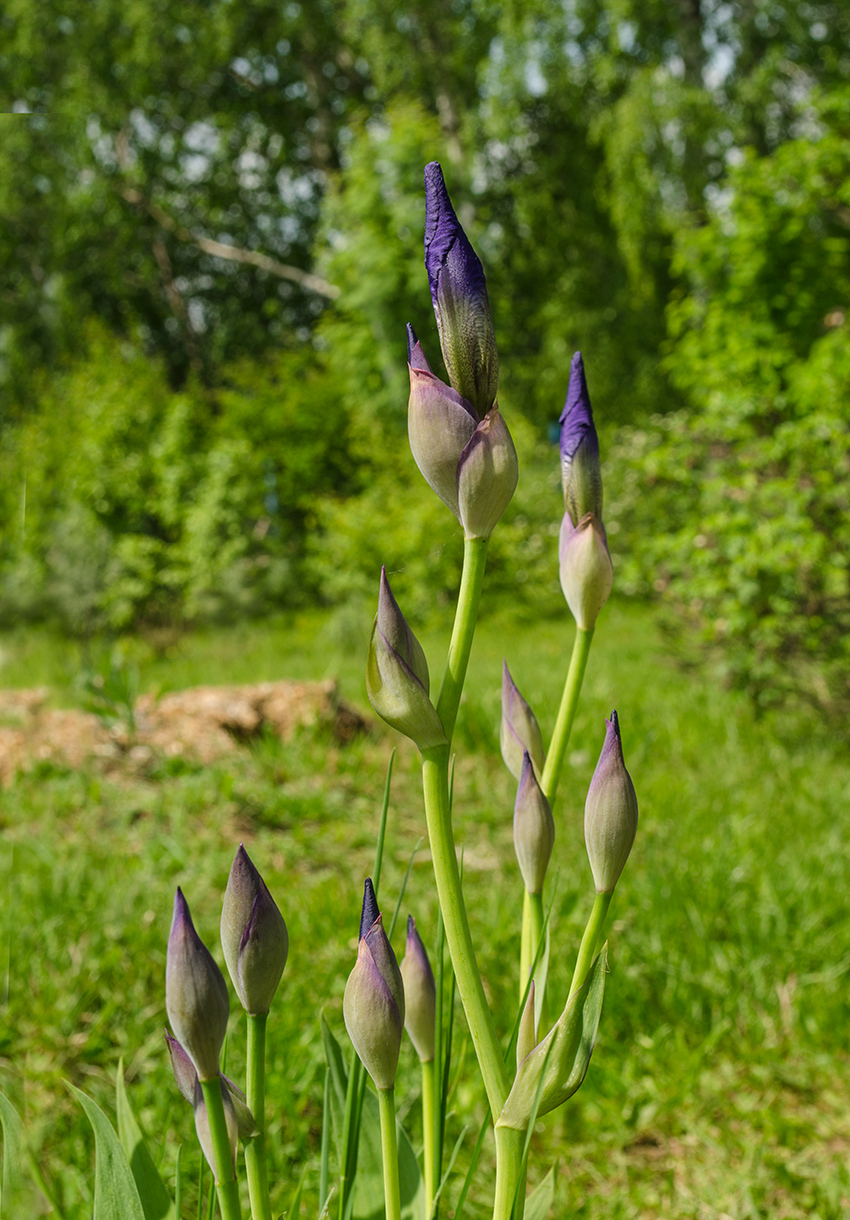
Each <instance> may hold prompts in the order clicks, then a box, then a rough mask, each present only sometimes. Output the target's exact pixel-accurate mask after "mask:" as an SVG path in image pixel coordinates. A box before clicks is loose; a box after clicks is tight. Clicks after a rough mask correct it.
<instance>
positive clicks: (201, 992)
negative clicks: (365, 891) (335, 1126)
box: [165, 844, 289, 1170]
mask: <svg viewBox="0 0 850 1220" xmlns="http://www.w3.org/2000/svg"><path fill="white" fill-rule="evenodd" d="M221 941H222V949H223V951H224V958H225V962H226V963H227V968H228V972H229V973H230V977H231V979H232V981H233V985H234V987H235V988H236V993H237V995H238V997H239V1000H240V1003H241V1004H242V1007H243V1008H244V1009H245V1011H246V1012H247V1013H248V1014H249V1015H250V1016H256V1015H263V1014H266V1013H268V1011H269V1007H270V1005H271V1002H272V999H273V998H274V995H275V992H276V991H277V987H278V984H279V983H280V979H281V975H282V974H283V970H284V967H285V965H286V959H287V955H288V952H289V937H288V934H287V930H286V924H285V923H284V920H283V916H282V915H281V913H280V911H279V910H278V908H277V905H276V904H275V901H274V899H273V898H272V896H271V894H270V893H269V891H268V888H267V886H266V884H265V882H264V881H263V879H262V877H261V876H260V874H259V872H258V871H257V869H256V868H255V867H254V865H253V863H252V862H251V860H250V858H249V856H248V853H247V852H246V851H245V848H244V847H243V846H242V845H241V844H240V846H239V850H238V851H237V853H236V857H235V859H234V861H233V866H232V868H231V870H230V876H229V878H228V882H227V889H226V891H225V896H224V903H223V906H222V914H221ZM165 1007H166V1011H167V1013H168V1020H169V1022H170V1024H171V1028H172V1030H173V1031H174V1034H173V1036H172V1035H171V1034H169V1032H168V1031H167V1030H166V1034H165V1037H166V1042H167V1045H168V1050H169V1054H170V1056H171V1066H172V1070H173V1072H174V1078H175V1080H176V1082H177V1087H178V1089H179V1090H180V1092H181V1093H182V1095H183V1096H184V1097H185V1098H186V1100H187V1101H188V1102H189V1103H190V1105H191V1106H192V1107H193V1109H194V1112H195V1128H196V1130H197V1133H198V1140H199V1142H200V1144H201V1147H202V1149H203V1151H204V1155H205V1156H206V1158H207V1160H208V1161H209V1164H210V1166H211V1167H212V1168H213V1169H214V1170H215V1165H214V1161H213V1152H212V1141H211V1137H210V1129H209V1118H208V1115H207V1109H206V1103H205V1101H204V1096H203V1091H202V1089H201V1085H202V1083H206V1082H209V1081H214V1080H218V1081H220V1084H221V1094H222V1101H223V1103H224V1115H225V1121H226V1124H227V1133H228V1138H229V1141H230V1147H231V1153H232V1156H233V1160H234V1163H235V1158H236V1147H237V1139H242V1140H249V1139H252V1138H253V1137H254V1136H255V1135H257V1133H258V1128H257V1124H256V1122H255V1120H254V1116H253V1115H252V1114H251V1111H250V1110H249V1109H248V1105H247V1102H246V1099H245V1095H244V1093H242V1092H241V1090H240V1089H238V1088H237V1086H236V1085H235V1084H234V1083H233V1081H231V1080H228V1079H227V1077H226V1076H223V1075H222V1074H221V1072H220V1070H219V1060H220V1057H221V1048H222V1046H223V1044H224V1038H225V1034H226V1033H227V1021H228V1016H229V1012H230V1001H229V998H228V994H227V984H226V983H225V981H224V976H223V975H222V973H221V971H220V970H219V968H218V966H217V964H216V962H215V959H214V958H213V956H212V954H211V953H210V951H209V949H207V947H206V945H205V944H204V942H203V941H202V940H201V938H200V936H198V933H197V932H196V930H195V925H194V924H193V922H192V916H191V913H190V911H189V906H188V903H187V902H186V899H185V898H184V896H183V893H182V891H181V890H180V889H178V890H177V893H176V895H175V899H174V916H173V919H172V923H171V933H170V936H169V938H168V952H167V955H166V967H165Z"/></svg>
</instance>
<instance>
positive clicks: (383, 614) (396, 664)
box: [366, 568, 446, 750]
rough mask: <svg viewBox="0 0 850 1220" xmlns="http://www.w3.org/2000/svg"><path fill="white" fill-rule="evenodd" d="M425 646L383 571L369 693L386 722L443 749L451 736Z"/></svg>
mask: <svg viewBox="0 0 850 1220" xmlns="http://www.w3.org/2000/svg"><path fill="white" fill-rule="evenodd" d="M430 688H431V682H430V678H429V676H428V662H427V661H426V660H425V653H424V652H423V651H422V645H421V644H420V643H419V641H418V640H417V638H416V636H415V635H414V634H413V632H412V631H411V630H410V628H409V627H408V625H407V622H406V620H405V617H404V615H403V614H402V612H401V610H400V609H399V607H398V602H397V601H396V599H395V598H394V597H393V594H392V590H391V589H390V582H389V581H388V580H387V570H386V568H381V589H380V593H379V595H378V613H377V615H376V617H375V623H374V625H373V627H372V638H371V639H370V641H369V656H368V658H367V661H366V693H367V694H368V696H369V702H370V703H371V704H372V707H373V708H374V709H375V711H376V712H377V713H378V715H379V716H380V717H381V719H382V720H385V721H386V722H387V724H388V725H390V726H391V727H392V728H394V729H398V731H399V732H400V733H404V735H405V736H406V737H410V738H411V740H413V741H415V742H416V744H417V745H418V746H419V749H420V750H425V749H427V748H428V747H429V746H439V745H444V744H445V741H446V735H445V733H444V732H443V726H442V724H441V723H440V718H439V716H438V715H437V711H436V708H435V707H434V705H433V703H432V702H431V700H430V699H429V698H428V692H429V691H430Z"/></svg>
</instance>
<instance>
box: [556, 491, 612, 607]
mask: <svg viewBox="0 0 850 1220" xmlns="http://www.w3.org/2000/svg"><path fill="white" fill-rule="evenodd" d="M558 549H559V557H560V568H561V572H560V575H561V588H562V589H563V591H564V597H565V598H566V599H567V605H568V606H569V608H570V610H571V611H572V614H573V618H574V619H575V621H576V623H577V624H578V626H579V627H581V628H582V629H583V630H584V631H592V629H593V628H594V627H595V626H596V620H597V618H598V616H599V611H600V610H601V609H602V607H603V606H604V605H605V603H606V602H607V600H608V596H609V594H610V592H611V587H612V585H613V583H614V566H613V564H612V563H611V555H610V552H609V551H608V540H607V538H606V536H605V528H604V526H603V525H602V522H601V521H600V520H599V518H598V517H595V516H594V515H593V513H587V514H586V516H584V517H582V519H581V520H580V521H579V523H578V525H577V526H575V527H574V526H573V523H572V521H571V519H570V514H569V513H568V512H566V513H564V519H563V521H562V522H561V539H560V545H559V548H558Z"/></svg>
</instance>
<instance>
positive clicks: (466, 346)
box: [425, 161, 499, 415]
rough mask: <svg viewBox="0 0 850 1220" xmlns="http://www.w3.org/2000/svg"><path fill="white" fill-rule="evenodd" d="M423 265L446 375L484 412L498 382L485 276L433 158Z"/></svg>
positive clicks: (427, 185) (429, 167)
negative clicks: (426, 272) (426, 274)
mask: <svg viewBox="0 0 850 1220" xmlns="http://www.w3.org/2000/svg"><path fill="white" fill-rule="evenodd" d="M425 267H426V269H427V271H428V283H429V284H430V286H431V300H432V302H433V304H434V313H435V315H436V318H437V329H438V331H439V332H440V346H441V348H442V349H443V359H444V360H445V362H446V369H447V370H448V374H449V380H450V381H451V383H452V385H453V386H454V388H455V389H456V390H457V391H458V393H459V394H462V395H463V397H464V398H466V399H467V400H468V401H469V402H471V403H472V405H473V407H474V408H475V410H476V411H477V412H478V413H479V414H480V415H485V414H486V413H487V412H488V411H489V410H490V409H491V407H492V406H493V404H494V402H495V401H496V390H497V388H498V384H499V357H498V353H497V351H496V335H495V332H494V330H493V318H492V316H491V313H490V302H489V299H488V297H487V282H486V280H485V278H484V268H483V267H482V266H481V261H480V259H479V258H478V255H477V254H476V253H475V251H474V250H473V248H472V246H471V244H470V242H469V239H468V238H467V236H466V234H465V233H464V231H463V229H462V227H461V224H460V221H459V220H458V218H457V216H456V215H455V210H454V208H453V207H452V203H451V200H450V199H449V194H448V191H447V190H446V184H445V182H444V181H443V171H442V169H441V168H440V166H439V163H438V162H436V161H432V162H431V163H430V164H429V165H426V166H425Z"/></svg>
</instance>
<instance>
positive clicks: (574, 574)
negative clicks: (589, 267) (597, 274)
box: [559, 352, 614, 631]
mask: <svg viewBox="0 0 850 1220" xmlns="http://www.w3.org/2000/svg"><path fill="white" fill-rule="evenodd" d="M560 422H561V482H562V485H563V490H564V504H565V506H566V512H565V513H564V519H563V521H562V523H561V536H560V544H559V559H560V575H561V588H562V589H563V591H564V597H565V598H566V599H567V605H568V606H569V608H570V610H571V611H572V614H573V618H574V619H575V621H576V624H577V625H578V626H579V627H580V628H581V629H582V630H583V631H592V630H593V628H594V627H595V626H596V619H597V617H598V615H599V611H600V610H601V609H602V607H603V606H604V605H605V603H606V601H607V600H608V596H609V594H610V592H611V586H612V584H613V582H614V569H613V566H612V564H611V555H610V552H609V550H608V539H607V535H606V533H605V527H604V525H603V524H602V475H601V473H600V469H599V440H598V438H597V435H596V428H595V426H594V423H593V411H592V410H591V406H590V395H589V394H588V391H587V379H586V378H585V375H584V363H583V361H582V358H581V352H576V354H575V355H574V356H573V360H572V365H571V366H570V381H569V386H568V388H567V401H566V403H565V404H564V410H563V411H562V413H561V420H560Z"/></svg>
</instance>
